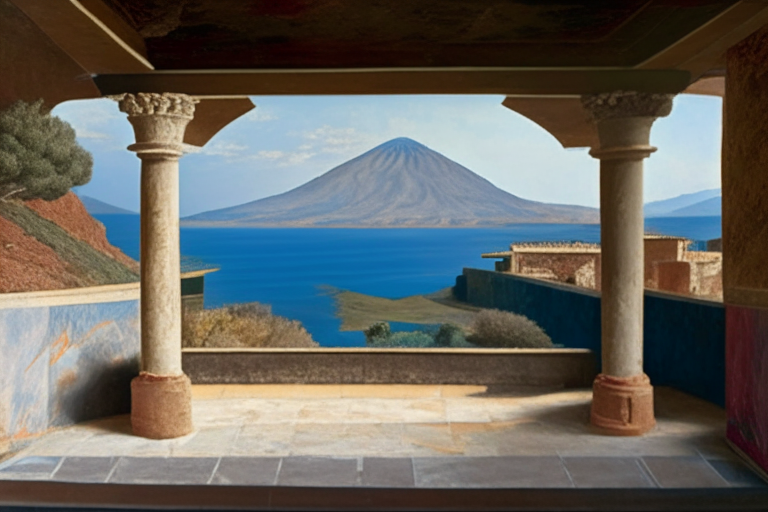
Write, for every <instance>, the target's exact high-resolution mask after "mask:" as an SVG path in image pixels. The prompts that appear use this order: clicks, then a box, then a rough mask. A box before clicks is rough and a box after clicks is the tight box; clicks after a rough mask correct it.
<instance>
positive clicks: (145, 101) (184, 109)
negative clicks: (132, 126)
mask: <svg viewBox="0 0 768 512" xmlns="http://www.w3.org/2000/svg"><path fill="white" fill-rule="evenodd" d="M107 97H108V98H110V99H113V100H115V101H117V105H118V108H119V109H120V112H125V113H126V114H128V116H129V117H133V116H152V115H166V116H181V117H188V118H189V119H192V117H194V115H195V103H199V102H200V100H198V99H196V98H193V97H191V96H187V95H186V94H181V93H173V92H164V93H156V92H140V93H138V94H130V93H125V94H118V95H114V96H107Z"/></svg>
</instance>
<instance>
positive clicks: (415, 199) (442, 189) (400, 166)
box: [79, 138, 721, 227]
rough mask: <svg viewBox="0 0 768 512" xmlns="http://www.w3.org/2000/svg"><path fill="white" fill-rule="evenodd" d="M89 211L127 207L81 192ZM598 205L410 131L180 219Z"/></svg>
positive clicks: (654, 213) (410, 214)
mask: <svg viewBox="0 0 768 512" xmlns="http://www.w3.org/2000/svg"><path fill="white" fill-rule="evenodd" d="M79 197H80V200H81V201H82V203H83V204H84V205H85V207H86V209H87V210H88V213H90V214H91V215H109V214H123V215H125V214H130V215H138V214H137V213H136V212H132V211H130V210H126V209H124V208H119V207H117V206H113V205H111V204H108V203H105V202H103V201H99V200H98V199H94V198H92V197H88V196H85V195H80V196H79ZM644 212H645V216H646V217H703V216H719V215H720V214H721V190H720V189H710V190H702V191H700V192H695V193H692V194H683V195H680V196H677V197H673V198H670V199H664V200H661V201H653V202H650V203H646V204H645V207H644ZM599 221H600V219H599V211H598V210H596V209H594V208H586V207H583V206H570V205H559V204H547V203H539V202H535V201H528V200H526V199H522V198H519V197H517V196H514V195H512V194H510V193H508V192H505V191H503V190H501V189H499V188H497V187H495V186H494V185H493V184H491V183H490V182H489V181H487V180H485V179H484V178H481V177H480V176H478V175H477V174H475V173H473V172H472V171H470V170H469V169H467V168H466V167H463V166H461V165H459V164H457V163H456V162H454V161H452V160H450V159H448V158H446V157H445V156H443V155H441V154H440V153H437V152H435V151H433V150H431V149H429V148H427V147H426V146H424V145H422V144H420V143H418V142H416V141H414V140H411V139H407V138H399V139H394V140H391V141H389V142H386V143H384V144H382V145H380V146H378V147H376V148H374V149H372V150H370V151H368V152H367V153H365V154H363V155H361V156H359V157H357V158H354V159H352V160H350V161H349V162H347V163H344V164H342V165H340V166H338V167H336V168H335V169H332V170H330V171H328V172H327V173H325V174H323V175H322V176H319V177H318V178H315V179H314V180H312V181H310V182H308V183H305V184H304V185H302V186H300V187H297V188H295V189H293V190H290V191H288V192H285V193H283V194H280V195H276V196H272V197H268V198H265V199H259V200H258V201H252V202H250V203H245V204H241V205H238V206H232V207H229V208H223V209H221V210H213V211H209V212H204V213H199V214H197V215H193V216H191V217H186V218H185V219H183V220H182V222H181V223H182V225H183V226H210V227H214V226H270V227H272V226H284V227H301V226H304V227H319V226H323V227H329V226H339V227H341V226H345V227H445V226H492V225H503V224H512V223H522V222H552V223H585V224H586V223H597V222H599Z"/></svg>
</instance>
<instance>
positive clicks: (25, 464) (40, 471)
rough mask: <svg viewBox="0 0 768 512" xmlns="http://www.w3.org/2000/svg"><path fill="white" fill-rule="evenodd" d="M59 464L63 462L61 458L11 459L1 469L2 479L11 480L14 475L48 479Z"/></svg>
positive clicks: (32, 457) (0, 476)
mask: <svg viewBox="0 0 768 512" xmlns="http://www.w3.org/2000/svg"><path fill="white" fill-rule="evenodd" d="M59 462H61V457H48V456H40V455H33V456H29V457H21V458H16V459H11V460H10V461H8V462H6V463H5V464H4V465H3V468H2V469H0V478H10V477H13V475H24V476H25V477H30V478H34V477H37V478H48V477H50V476H51V474H52V473H53V471H54V470H55V469H56V466H58V465H59Z"/></svg>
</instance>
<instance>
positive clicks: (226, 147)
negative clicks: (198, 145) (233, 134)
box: [200, 142, 248, 158]
mask: <svg viewBox="0 0 768 512" xmlns="http://www.w3.org/2000/svg"><path fill="white" fill-rule="evenodd" d="M247 149H248V146H242V145H240V144H233V143H228V142H219V143H216V144H211V145H210V146H204V147H203V148H202V149H201V151H200V153H202V154H204V155H208V156H223V157H224V158H236V157H241V156H243V153H244V152H245V150H247Z"/></svg>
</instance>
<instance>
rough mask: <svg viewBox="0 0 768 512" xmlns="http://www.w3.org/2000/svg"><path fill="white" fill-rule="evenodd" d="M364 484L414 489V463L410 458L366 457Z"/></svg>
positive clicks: (364, 462)
mask: <svg viewBox="0 0 768 512" xmlns="http://www.w3.org/2000/svg"><path fill="white" fill-rule="evenodd" d="M362 484H363V485H367V486H371V487H413V486H414V485H415V482H414V478H413V461H412V459H411V458H410V457H403V458H394V457H365V458H363V474H362Z"/></svg>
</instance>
